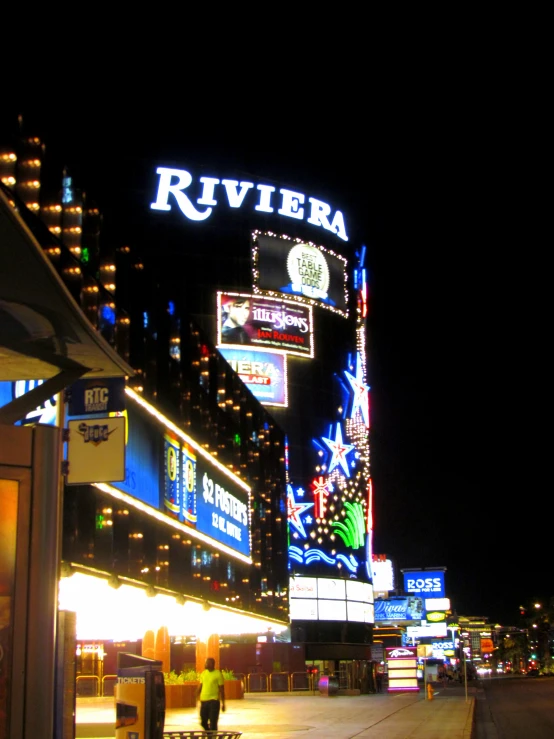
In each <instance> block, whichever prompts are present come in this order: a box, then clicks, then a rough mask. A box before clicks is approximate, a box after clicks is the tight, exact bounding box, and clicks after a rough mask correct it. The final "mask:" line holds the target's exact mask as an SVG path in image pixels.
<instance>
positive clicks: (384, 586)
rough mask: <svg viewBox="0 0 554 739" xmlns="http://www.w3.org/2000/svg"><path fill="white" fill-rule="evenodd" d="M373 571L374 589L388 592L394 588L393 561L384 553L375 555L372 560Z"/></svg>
mask: <svg viewBox="0 0 554 739" xmlns="http://www.w3.org/2000/svg"><path fill="white" fill-rule="evenodd" d="M371 572H372V575H373V590H374V591H379V592H388V591H390V590H394V570H393V567H392V562H391V560H390V559H387V558H386V556H385V555H384V559H383V558H382V557H381V555H375V554H374V555H373V560H372V562H371Z"/></svg>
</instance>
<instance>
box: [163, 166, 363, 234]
mask: <svg viewBox="0 0 554 739" xmlns="http://www.w3.org/2000/svg"><path fill="white" fill-rule="evenodd" d="M156 174H157V175H158V176H159V179H158V188H157V192H156V200H155V201H154V202H153V203H151V204H150V207H151V208H152V210H164V211H167V210H171V208H172V205H177V207H178V208H179V210H180V211H181V213H182V214H183V215H184V216H185V218H188V219H189V220H191V221H205V220H207V219H208V218H209V217H210V216H211V215H212V213H213V210H214V208H215V207H217V206H218V205H219V204H220V202H221V201H222V200H223V201H224V202H225V201H226V202H227V205H228V206H229V207H230V208H243V207H244V209H245V210H247V209H249V210H255V211H258V212H261V213H276V214H277V215H279V216H285V217H286V218H294V219H295V220H299V221H303V220H305V221H307V222H308V223H310V224H311V225H312V226H317V227H320V228H323V229H325V230H326V231H330V232H331V233H333V234H335V235H336V236H338V237H339V239H342V240H343V241H348V236H347V235H346V226H345V223H344V216H343V214H342V213H341V211H340V210H336V211H333V209H332V208H331V206H330V205H329V204H328V203H325V202H323V200H318V199H317V198H314V197H311V196H306V195H305V194H304V193H301V192H295V191H294V190H287V189H285V188H280V189H279V190H277V188H276V187H274V186H273V185H264V184H256V185H255V184H254V183H253V182H246V181H241V182H239V181H238V180H227V179H219V178H218V177H198V178H196V180H195V178H194V177H193V176H192V174H191V173H190V172H187V170H186V169H174V168H172V167H158V168H157V169H156ZM185 191H186V192H185Z"/></svg>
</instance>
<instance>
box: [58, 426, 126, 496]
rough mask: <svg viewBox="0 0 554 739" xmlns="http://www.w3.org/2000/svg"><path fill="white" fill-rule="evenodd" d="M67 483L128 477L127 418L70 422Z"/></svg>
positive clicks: (76, 483) (73, 483) (115, 479)
mask: <svg viewBox="0 0 554 739" xmlns="http://www.w3.org/2000/svg"><path fill="white" fill-rule="evenodd" d="M68 428H69V439H68V442H67V464H68V469H67V474H66V478H65V481H66V483H67V484H68V485H82V484H84V483H93V482H114V481H121V480H125V418H124V417H123V416H119V417H117V418H114V417H106V418H94V419H90V420H88V421H87V420H84V419H83V420H79V421H69V422H68Z"/></svg>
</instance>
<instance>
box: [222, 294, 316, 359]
mask: <svg viewBox="0 0 554 739" xmlns="http://www.w3.org/2000/svg"><path fill="white" fill-rule="evenodd" d="M217 315H218V322H217V343H218V345H219V346H220V345H227V346H228V345H231V346H232V345H237V344H238V345H241V346H244V345H247V346H249V347H252V348H260V349H270V350H272V351H273V350H277V351H282V352H284V353H285V354H293V355H296V356H298V357H310V358H312V357H313V356H314V348H313V311H312V307H311V306H309V305H301V304H299V303H298V302H293V301H291V300H282V299H279V298H272V297H269V296H265V297H263V296H260V295H249V294H247V293H222V292H218V293H217Z"/></svg>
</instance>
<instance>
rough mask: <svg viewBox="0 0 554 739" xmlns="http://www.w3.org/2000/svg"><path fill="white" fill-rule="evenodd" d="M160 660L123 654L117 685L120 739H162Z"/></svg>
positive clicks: (120, 659)
mask: <svg viewBox="0 0 554 739" xmlns="http://www.w3.org/2000/svg"><path fill="white" fill-rule="evenodd" d="M161 668H162V663H161V662H160V661H159V660H155V659H148V658H147V657H139V656H138V655H137V654H127V653H125V652H120V653H119V654H118V655H117V685H116V686H115V736H116V739H162V737H163V729H164V722H165V686H164V674H163V672H162V671H161Z"/></svg>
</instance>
